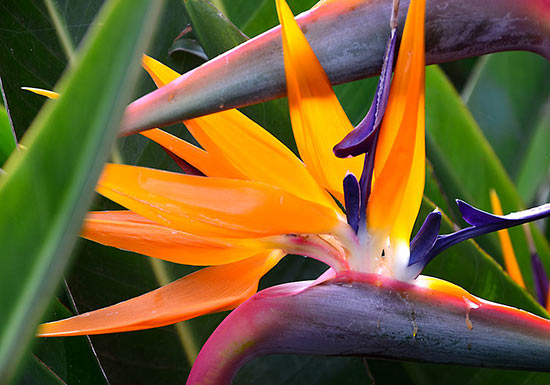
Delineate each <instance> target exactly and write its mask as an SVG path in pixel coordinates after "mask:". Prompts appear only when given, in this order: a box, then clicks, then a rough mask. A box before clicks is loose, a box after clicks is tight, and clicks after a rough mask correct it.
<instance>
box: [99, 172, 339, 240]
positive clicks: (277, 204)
mask: <svg viewBox="0 0 550 385" xmlns="http://www.w3.org/2000/svg"><path fill="white" fill-rule="evenodd" d="M97 191H98V192H99V193H100V194H102V195H104V196H106V197H107V198H109V199H111V200H113V201H115V202H117V203H119V204H121V205H122V206H124V207H126V208H128V209H130V210H132V211H134V212H136V213H137V214H139V215H142V216H144V217H146V218H149V219H151V220H154V221H155V222H157V223H160V224H162V225H165V226H167V227H171V228H174V229H177V230H180V231H184V232H187V233H191V234H197V235H201V236H207V237H222V238H224V237H231V238H233V237H235V238H258V237H266V236H269V235H278V234H310V233H328V232H330V231H332V230H334V229H336V228H340V227H341V226H342V222H340V220H339V217H338V214H337V212H335V211H334V210H332V209H330V208H328V207H327V206H324V205H320V204H317V203H314V202H310V201H306V200H303V199H300V198H298V197H296V196H295V195H293V194H290V193H288V192H286V191H284V190H281V189H278V188H276V187H273V186H270V185H266V184H264V183H259V182H253V181H244V180H234V179H224V178H207V177H198V176H192V175H183V174H176V173H171V172H166V171H159V170H152V169H148V168H143V167H135V166H126V165H115V164H109V165H107V166H106V167H105V169H104V171H103V175H102V176H101V178H100V180H99V182H98V185H97Z"/></svg>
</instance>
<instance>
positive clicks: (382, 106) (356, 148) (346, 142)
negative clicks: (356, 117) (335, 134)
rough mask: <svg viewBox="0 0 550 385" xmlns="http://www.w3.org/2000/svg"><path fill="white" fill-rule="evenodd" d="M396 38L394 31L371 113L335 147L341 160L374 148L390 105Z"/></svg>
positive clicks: (389, 40) (388, 45)
mask: <svg viewBox="0 0 550 385" xmlns="http://www.w3.org/2000/svg"><path fill="white" fill-rule="evenodd" d="M396 37H397V33H396V30H395V29H392V31H391V34H390V38H389V39H388V44H387V46H386V53H385V55H384V63H383V66H382V72H381V74H380V80H379V81H378V86H377V88H376V94H375V98H374V100H373V101H372V104H371V106H370V109H369V112H368V113H367V115H366V116H365V118H364V119H363V120H362V121H361V123H359V124H358V125H357V127H355V129H354V130H353V131H351V132H350V133H349V134H348V135H346V137H345V138H344V139H343V140H342V141H341V142H340V143H338V144H337V145H336V146H334V154H335V155H336V156H337V157H339V158H346V157H349V156H358V155H361V154H365V153H368V152H370V151H371V149H372V147H373V142H374V138H375V133H376V131H377V130H378V128H379V127H380V123H381V122H382V117H383V116H384V111H385V110H386V105H387V103H388V96H389V92H390V83H391V75H392V72H393V62H394V53H395V41H396Z"/></svg>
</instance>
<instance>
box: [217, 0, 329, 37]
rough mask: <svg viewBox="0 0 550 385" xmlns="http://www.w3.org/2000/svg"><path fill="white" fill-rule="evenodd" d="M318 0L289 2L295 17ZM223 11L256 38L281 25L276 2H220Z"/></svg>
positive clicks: (264, 0)
mask: <svg viewBox="0 0 550 385" xmlns="http://www.w3.org/2000/svg"><path fill="white" fill-rule="evenodd" d="M317 2H318V1H317V0H289V1H288V4H289V5H290V7H291V8H292V11H293V12H294V14H295V15H297V14H299V13H301V12H303V11H306V10H308V9H310V8H311V7H312V6H313V5H314V4H315V3H317ZM217 3H218V4H220V5H222V7H223V8H222V10H223V11H224V12H226V13H227V16H228V17H229V19H231V21H233V22H234V23H235V24H236V25H237V26H238V27H239V28H240V29H241V30H242V31H243V32H244V33H246V34H247V35H249V36H256V35H258V34H259V33H261V32H264V31H265V30H267V29H269V28H271V27H274V26H276V25H277V24H279V21H278V19H277V12H276V10H275V1H274V0H218V1H217Z"/></svg>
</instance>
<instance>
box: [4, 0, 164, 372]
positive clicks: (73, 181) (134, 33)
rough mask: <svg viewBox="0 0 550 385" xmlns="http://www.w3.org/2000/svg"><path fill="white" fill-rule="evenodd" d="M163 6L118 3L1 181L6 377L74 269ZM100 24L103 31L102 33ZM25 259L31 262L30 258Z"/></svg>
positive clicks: (102, 18)
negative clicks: (82, 230) (77, 244)
mask: <svg viewBox="0 0 550 385" xmlns="http://www.w3.org/2000/svg"><path fill="white" fill-rule="evenodd" d="M160 4H161V2H154V3H150V2H148V1H146V0H140V1H130V0H119V1H113V2H110V3H109V5H108V6H106V7H105V8H104V10H103V12H102V14H101V16H100V19H99V20H100V22H99V23H98V27H97V28H94V30H93V32H92V33H91V34H89V35H88V38H87V44H86V45H85V48H84V49H83V51H82V56H81V58H80V60H79V62H78V65H77V66H76V67H75V70H74V71H70V72H69V73H68V75H67V76H65V77H64V78H63V79H62V82H61V83H60V86H59V90H60V92H61V94H62V96H61V98H60V99H59V100H58V101H56V102H55V103H52V102H49V103H48V104H47V105H46V106H45V108H44V109H43V110H42V111H41V113H40V115H39V116H38V117H37V118H36V120H35V121H34V124H33V126H32V127H31V128H30V130H29V132H28V134H27V135H26V136H25V137H24V138H23V141H22V144H23V145H24V146H25V147H26V148H27V151H25V152H22V151H21V152H18V153H16V154H15V155H14V156H12V157H11V158H10V160H9V161H8V164H7V166H6V173H7V175H6V176H5V177H3V178H2V180H0V201H2V205H1V206H0V237H2V238H1V243H2V247H3V251H2V256H3V261H2V270H1V271H0V280H1V281H2V282H3V287H4V288H6V289H4V290H2V291H1V292H0V304H1V305H2V309H3V311H2V313H1V314H0V372H2V373H3V375H4V379H9V378H11V377H12V376H13V374H14V372H15V369H16V366H17V363H18V361H19V360H20V358H21V357H22V354H23V352H24V351H25V348H26V346H27V343H28V341H29V340H30V337H31V336H32V333H33V330H34V327H35V325H36V324H37V323H38V321H39V319H40V317H41V314H42V312H43V310H44V308H45V306H46V305H47V303H48V301H49V298H50V296H51V294H52V293H53V291H54V289H55V287H56V285H57V284H58V282H59V278H60V277H61V274H62V271H63V269H64V267H65V266H66V264H67V262H68V260H69V256H70V252H71V249H72V246H73V244H74V241H75V239H76V235H77V234H78V231H79V227H80V223H81V221H82V218H83V216H84V213H85V211H86V208H87V207H88V205H89V202H90V200H91V197H92V191H93V187H94V185H95V183H96V181H97V178H98V176H99V173H100V171H101V168H102V166H103V163H104V161H105V160H106V158H107V156H108V154H109V151H110V148H111V145H112V143H113V141H114V138H115V136H116V129H117V126H118V123H119V121H120V118H121V116H122V112H123V108H124V105H125V103H126V102H127V100H128V97H129V93H130V90H131V88H132V86H133V80H134V79H135V76H134V75H135V74H136V71H135V69H134V68H135V67H136V66H135V63H137V59H138V54H139V53H140V52H141V50H142V49H143V45H144V43H145V41H146V40H147V37H148V36H150V34H151V32H152V29H153V27H154V24H155V23H154V20H155V16H156V15H157V14H158V10H159V6H160ZM99 25H101V27H99ZM23 256H24V257H23Z"/></svg>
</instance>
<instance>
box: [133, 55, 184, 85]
mask: <svg viewBox="0 0 550 385" xmlns="http://www.w3.org/2000/svg"><path fill="white" fill-rule="evenodd" d="M141 65H142V66H143V68H144V69H145V71H147V73H148V74H149V76H151V78H152V79H153V81H154V82H155V84H156V86H157V87H159V88H160V87H162V86H165V85H166V84H168V83H170V82H171V81H172V80H175V79H177V78H179V77H180V76H181V75H180V74H179V73H177V72H176V71H174V70H173V69H172V68H170V67H168V66H166V65H164V64H162V63H161V62H159V61H157V60H155V59H153V58H152V57H150V56H147V55H143V56H142V58H141Z"/></svg>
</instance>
